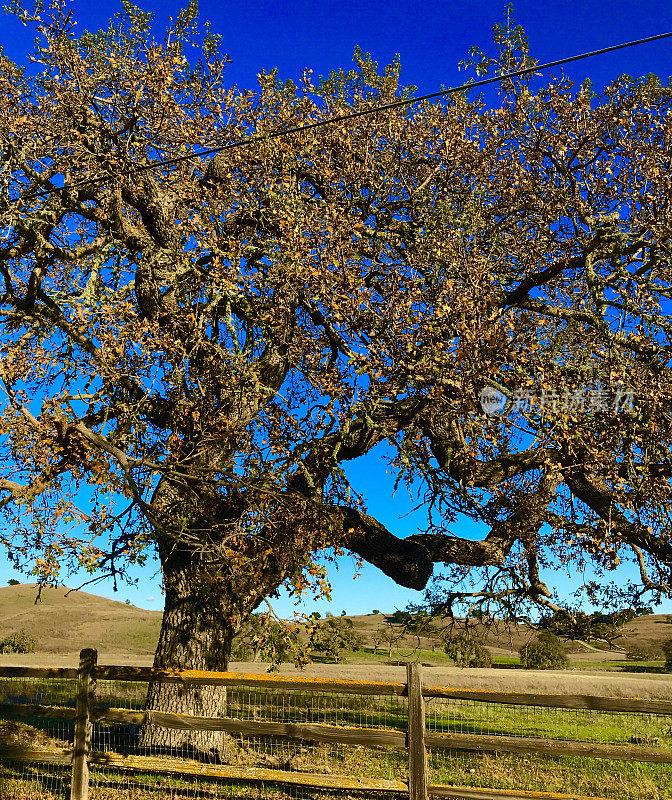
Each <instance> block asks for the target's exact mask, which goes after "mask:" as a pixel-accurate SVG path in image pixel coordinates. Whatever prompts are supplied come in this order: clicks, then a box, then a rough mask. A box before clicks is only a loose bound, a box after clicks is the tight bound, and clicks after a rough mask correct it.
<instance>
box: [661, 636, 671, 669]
mask: <svg viewBox="0 0 672 800" xmlns="http://www.w3.org/2000/svg"><path fill="white" fill-rule="evenodd" d="M660 649H661V650H662V651H663V656H664V657H665V669H672V639H667V640H666V641H664V642H663V643H662V644H661V645H660Z"/></svg>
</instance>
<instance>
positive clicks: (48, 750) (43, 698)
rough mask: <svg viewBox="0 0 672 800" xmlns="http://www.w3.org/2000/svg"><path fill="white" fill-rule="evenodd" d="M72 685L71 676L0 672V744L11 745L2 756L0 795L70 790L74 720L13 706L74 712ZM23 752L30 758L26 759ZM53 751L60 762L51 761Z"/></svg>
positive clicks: (12, 797) (51, 798)
mask: <svg viewBox="0 0 672 800" xmlns="http://www.w3.org/2000/svg"><path fill="white" fill-rule="evenodd" d="M76 690H77V682H76V680H75V679H57V680H54V679H48V678H31V677H17V678H5V677H0V748H4V749H5V750H10V748H11V752H10V753H9V755H8V757H7V758H3V759H2V760H1V761H0V800H26V799H27V798H36V800H37V798H40V799H41V800H60V798H61V797H66V796H67V794H69V791H70V772H71V767H70V757H69V750H70V748H71V747H72V740H73V734H74V720H73V719H63V718H58V717H56V718H54V717H46V716H43V715H41V714H37V713H35V714H26V713H21V714H19V713H12V710H13V707H14V709H16V710H17V711H18V710H19V709H22V710H23V709H25V707H26V706H29V707H30V706H52V707H62V708H71V709H73V712H74V707H75V696H76ZM73 716H74V714H73ZM26 752H29V753H30V754H31V755H32V758H31V760H25V758H24V757H25V754H26ZM12 754H13V755H14V757H13V758H12ZM54 754H59V755H60V756H62V763H60V764H58V763H50V759H51V758H53V756H54Z"/></svg>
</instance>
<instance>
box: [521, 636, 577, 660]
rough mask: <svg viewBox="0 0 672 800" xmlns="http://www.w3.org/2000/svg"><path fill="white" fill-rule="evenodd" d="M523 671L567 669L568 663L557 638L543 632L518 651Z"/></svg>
mask: <svg viewBox="0 0 672 800" xmlns="http://www.w3.org/2000/svg"><path fill="white" fill-rule="evenodd" d="M518 652H519V655H520V663H521V664H522V665H523V667H524V668H525V669H567V667H568V666H569V661H568V660H567V656H566V655H565V650H564V648H563V646H562V642H561V641H560V639H558V637H557V636H555V635H554V634H552V633H550V632H549V631H544V632H543V633H540V634H539V635H538V636H537V637H536V639H533V640H532V641H531V642H528V643H527V644H526V645H524V646H523V647H521V648H520V650H519V651H518Z"/></svg>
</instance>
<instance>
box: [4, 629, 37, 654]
mask: <svg viewBox="0 0 672 800" xmlns="http://www.w3.org/2000/svg"><path fill="white" fill-rule="evenodd" d="M35 644H36V642H35V639H34V638H33V637H32V636H31V635H30V634H29V633H28V632H27V631H24V630H23V628H22V629H21V630H20V631H16V632H15V633H10V634H9V636H5V638H4V639H2V640H1V641H0V653H34V652H35Z"/></svg>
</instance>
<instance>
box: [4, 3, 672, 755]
mask: <svg viewBox="0 0 672 800" xmlns="http://www.w3.org/2000/svg"><path fill="white" fill-rule="evenodd" d="M123 9H124V10H123V12H122V13H121V14H120V15H118V16H117V17H116V18H115V19H114V20H113V21H112V22H111V24H110V26H109V28H107V29H105V30H101V31H98V32H96V33H90V32H84V33H81V34H78V33H77V32H76V29H75V23H74V19H73V16H72V12H71V11H70V10H68V8H67V7H66V5H65V4H64V3H62V2H60V0H57V2H56V3H55V4H54V6H53V8H52V10H51V11H50V12H49V14H48V15H41V14H40V13H35V14H31V13H28V12H26V11H24V10H22V9H21V7H19V6H16V7H15V13H17V14H19V16H20V17H21V18H22V19H23V20H24V21H25V22H26V24H29V25H35V26H36V27H37V30H38V33H39V35H40V39H39V44H38V46H37V50H36V52H35V54H34V56H33V57H32V63H31V65H30V66H29V67H26V68H24V67H22V66H19V65H17V64H15V63H13V62H12V61H11V60H10V59H9V58H7V57H6V56H5V55H2V56H0V146H1V148H2V157H1V162H0V186H1V195H0V221H1V226H2V227H1V230H2V242H1V243H0V275H1V277H2V288H1V289H0V291H2V295H1V296H0V319H1V320H2V340H1V343H0V348H1V353H0V354H1V358H2V364H1V369H2V375H1V378H2V386H3V388H4V395H3V397H4V399H3V401H2V410H1V416H0V432H1V434H2V436H1V439H0V447H1V448H2V476H1V478H0V490H1V491H2V494H3V497H2V501H1V502H2V510H3V512H4V515H5V520H6V524H5V528H4V530H3V531H2V533H1V534H0V538H1V539H2V541H3V542H4V543H5V545H6V547H7V549H8V551H9V553H10V556H11V558H12V559H13V560H14V561H15V562H16V564H17V565H19V566H24V565H32V566H33V567H34V569H35V570H36V574H38V575H39V576H40V579H41V580H42V581H46V582H49V581H57V580H58V579H59V575H60V574H61V573H60V572H59V570H61V569H64V568H65V569H67V568H82V567H84V568H86V569H88V570H89V571H90V572H91V573H92V575H106V574H107V575H112V576H113V577H115V578H119V577H122V576H123V574H124V570H125V568H126V567H127V565H129V564H135V563H138V562H141V561H142V560H143V559H144V558H146V557H147V554H148V553H151V552H152V551H153V550H155V552H156V553H157V554H158V557H159V559H160V562H161V569H162V576H163V582H164V587H165V611H164V615H163V624H162V628H161V634H160V639H159V644H158V648H157V651H156V656H155V664H156V666H158V667H163V666H172V667H192V668H201V669H224V668H226V665H227V661H228V658H229V653H230V648H231V641H232V638H233V635H234V633H235V632H236V630H237V629H238V628H239V627H240V625H241V623H242V621H243V620H244V619H245V618H246V617H247V616H248V615H249V614H250V613H251V612H252V611H253V610H254V609H255V608H256V607H257V606H258V605H259V604H260V603H261V602H262V600H263V599H264V598H265V597H267V596H269V595H271V594H272V593H273V592H275V591H276V590H277V589H278V588H279V587H281V586H283V585H285V586H290V587H291V589H292V590H293V591H295V592H302V591H304V590H306V589H311V588H312V589H315V590H316V591H319V590H320V588H321V587H323V586H324V585H325V580H326V578H325V574H324V569H323V567H322V566H321V564H320V563H319V562H318V561H317V560H316V557H317V556H319V554H321V553H325V552H328V553H332V552H335V553H339V552H345V551H348V552H351V553H354V554H355V555H356V556H357V557H359V558H360V559H362V560H364V561H366V562H370V563H371V564H373V565H375V566H376V567H378V568H379V569H380V570H382V571H383V572H384V573H385V574H386V575H388V576H389V577H390V578H392V579H393V580H394V581H396V582H397V583H398V584H400V585H402V586H406V587H413V588H416V589H421V588H423V587H425V586H426V585H427V584H428V581H429V580H430V578H431V577H432V574H433V570H434V565H435V564H440V565H442V567H441V568H440V570H441V575H440V576H438V577H439V579H440V580H442V581H443V582H440V583H439V584H438V585H437V588H436V589H435V591H434V599H435V601H436V602H437V603H439V604H443V605H444V606H445V607H446V608H449V607H451V606H452V605H454V604H455V603H456V602H458V601H459V600H460V599H465V600H466V601H467V602H470V603H484V604H488V603H491V602H499V603H500V604H504V606H506V607H507V608H509V607H512V606H513V603H514V600H516V599H519V600H522V601H523V602H536V603H540V604H542V605H545V606H547V607H548V608H549V610H551V611H552V610H554V609H557V608H558V607H559V603H558V600H557V598H556V597H555V596H554V592H553V587H552V586H551V587H549V586H547V584H546V583H545V582H544V580H543V575H544V574H545V573H544V569H545V568H546V566H547V565H550V564H562V565H564V566H565V567H566V568H567V569H570V570H576V571H580V570H582V569H583V567H584V566H585V565H586V564H588V563H590V564H592V565H593V569H595V570H597V572H598V574H599V573H600V571H602V572H603V573H604V574H605V575H607V576H608V575H609V574H610V573H609V571H610V570H613V569H616V568H617V566H618V565H619V562H621V561H622V562H624V563H625V562H627V561H632V563H633V564H634V565H635V567H636V568H637V570H638V575H639V579H638V581H633V582H632V586H626V587H624V589H625V590H631V591H630V593H631V594H633V595H638V596H639V595H641V596H644V594H645V593H647V592H648V593H649V594H650V595H651V596H652V597H653V598H654V599H655V598H657V597H660V596H661V594H668V593H669V591H670V569H671V568H672V542H671V541H670V517H669V502H670V474H671V472H672V461H671V459H670V446H669V442H670V441H671V435H670V434H671V432H672V431H671V428H672V416H671V410H672V409H671V393H670V377H669V369H668V364H669V359H670V349H671V347H672V345H671V343H670V332H671V324H672V320H671V317H670V311H671V308H670V285H671V278H672V273H671V270H670V235H671V222H672V210H671V202H670V201H671V186H672V178H671V177H670V175H671V172H670V163H671V160H672V149H671V147H672V145H671V141H672V116H671V114H670V110H671V100H672V97H671V92H670V89H669V87H667V86H663V85H661V84H660V82H659V81H658V80H657V79H655V78H653V77H650V78H648V79H645V80H641V79H632V78H629V77H627V76H622V77H620V78H618V79H616V80H615V81H614V82H613V83H612V84H611V85H609V86H608V87H606V89H605V90H604V91H603V92H602V93H601V94H599V95H596V94H595V93H594V92H593V91H592V89H591V88H590V86H589V85H588V84H585V85H582V86H581V87H574V86H573V85H572V84H571V82H570V81H569V80H567V79H566V78H565V77H563V76H562V75H560V76H559V77H555V78H554V77H549V78H544V79H543V80H542V81H540V80H539V79H538V78H536V77H532V76H528V77H526V78H520V79H515V80H514V79H503V80H502V82H501V86H500V95H499V99H498V101H497V103H496V104H495V107H492V104H490V105H486V104H485V102H484V101H483V99H482V98H478V97H472V96H470V95H469V93H468V91H466V90H465V91H464V92H460V93H457V94H453V95H451V96H450V97H448V98H446V99H444V100H443V101H440V102H433V103H428V102H423V103H416V104H410V105H408V106H404V107H397V108H395V109H391V110H386V111H384V112H378V113H374V112H375V110H376V108H377V107H379V106H380V105H382V104H385V103H388V102H391V101H393V100H397V99H399V98H402V99H403V98H410V97H412V91H413V90H412V89H410V88H404V87H402V85H401V84H400V77H399V64H398V62H397V61H394V62H393V63H391V64H390V65H388V66H387V67H385V68H384V69H383V70H379V69H378V67H377V65H376V64H375V63H374V62H373V61H372V60H371V59H370V58H369V57H368V56H367V55H365V54H363V53H361V52H359V51H357V52H356V54H355V65H354V68H353V69H352V70H349V71H337V72H335V73H333V74H331V75H329V76H327V77H326V78H324V79H321V80H320V81H316V82H315V83H314V84H313V82H312V80H311V76H310V73H309V72H306V73H304V75H303V77H302V78H301V80H300V81H299V82H298V84H296V85H295V84H294V83H292V82H289V81H284V80H282V79H281V78H280V76H279V75H278V74H277V73H276V72H262V73H260V74H259V85H258V87H257V88H256V89H254V90H247V91H242V90H237V89H236V88H235V87H231V86H229V85H228V83H227V78H226V63H227V57H226V56H225V55H224V54H223V53H222V51H221V48H220V41H219V39H218V37H216V36H214V35H212V34H211V33H210V32H209V30H208V29H207V28H206V29H205V30H204V31H202V32H199V30H198V26H197V20H196V9H195V7H194V6H193V5H191V6H189V7H188V8H187V9H186V10H185V11H183V12H182V13H181V14H180V15H179V16H177V17H176V19H175V20H174V22H172V23H171V28H170V30H169V31H168V32H167V33H166V35H165V37H164V38H162V39H155V38H154V36H153V34H152V30H151V24H152V21H151V18H150V16H149V15H147V14H144V13H143V12H141V11H140V10H138V9H136V8H134V7H133V6H131V5H130V4H129V3H124V6H123ZM192 45H197V46H198V48H199V49H197V50H195V49H194V48H193V47H192ZM495 45H496V46H495V48H494V55H493V56H492V57H487V58H485V59H484V58H482V57H481V56H480V55H479V54H474V58H475V60H476V61H477V62H478V64H477V66H478V67H479V68H481V69H484V68H487V69H490V70H491V71H493V72H495V73H497V72H499V73H500V74H502V73H506V72H507V71H510V70H511V69H513V68H516V67H519V66H521V65H522V66H528V65H533V63H534V62H532V60H531V59H530V57H529V55H528V52H527V43H526V41H525V38H524V35H523V33H522V31H520V29H518V28H514V27H511V26H509V27H508V28H500V27H497V28H496V29H495ZM364 110H367V111H371V112H372V113H368V114H366V115H363V116H359V117H357V118H351V119H348V120H341V121H335V122H333V123H331V124H328V125H324V126H321V127H311V125H312V124H313V123H316V122H320V121H323V120H327V119H331V118H334V117H338V116H339V115H344V114H348V113H350V112H354V111H364ZM299 126H308V127H307V128H306V130H305V131H303V132H293V133H287V134H286V135H278V133H279V132H280V133H281V132H283V131H287V130H288V129H290V128H296V127H299ZM234 145H235V146H234ZM211 148H226V149H222V150H221V151H220V152H218V153H217V154H216V155H214V156H212V157H211V158H204V157H202V156H197V155H196V153H198V152H200V151H201V150H203V149H206V150H208V149H211ZM481 398H482V399H483V404H482V403H481ZM486 401H489V405H488V402H486ZM484 408H485V410H486V411H488V412H492V411H493V410H494V411H496V412H497V413H485V411H484ZM379 445H380V446H382V447H383V448H385V450H384V452H385V453H387V457H388V461H389V465H388V469H389V470H391V471H392V473H393V475H394V476H396V478H397V480H398V481H399V482H400V483H402V484H404V483H405V484H406V485H407V486H408V488H409V491H411V492H414V493H416V494H417V500H418V502H420V503H422V504H423V505H424V506H425V508H426V511H427V519H428V523H427V528H426V530H424V531H422V532H415V533H413V534H412V535H410V536H408V535H407V536H404V534H405V533H407V531H404V530H403V528H400V529H399V530H394V531H391V530H388V528H387V527H386V526H385V525H383V524H382V523H381V521H379V520H377V519H375V518H374V517H373V516H371V515H370V514H369V513H368V512H367V509H366V506H365V504H364V502H363V501H362V500H361V498H360V495H359V494H358V488H357V487H355V486H350V484H349V482H348V479H347V475H346V471H345V467H346V465H347V463H348V462H351V461H353V460H354V459H359V458H365V457H367V455H368V454H370V453H371V452H372V451H373V450H374V448H376V447H377V446H379ZM122 500H123V502H122ZM459 514H463V515H467V516H468V517H470V518H471V519H473V520H476V521H478V522H480V523H481V524H482V525H483V526H484V530H485V531H486V532H485V534H484V536H483V537H482V538H481V539H479V540H474V539H473V538H470V537H469V536H460V535H459V533H460V532H459V526H458V527H457V528H456V527H455V520H456V519H457V518H458V515H459ZM600 583H601V584H602V585H603V586H606V585H608V581H607V580H604V581H599V580H598V581H595V584H594V585H593V586H589V587H588V588H589V590H593V591H597V590H598V589H599V588H600V586H599V585H598V584H600ZM220 700H221V693H219V694H218V692H217V691H215V690H214V689H213V690H212V691H211V692H207V691H199V692H197V693H183V692H182V691H181V690H180V689H179V687H176V686H170V687H161V686H153V687H150V695H149V703H150V707H152V706H153V707H162V708H164V709H168V710H176V711H182V712H190V713H196V714H202V715H214V714H216V713H217V703H218V702H220ZM163 734H165V738H164V739H163V740H162V739H161V738H160V734H159V733H158V732H156V734H155V738H154V739H152V741H153V743H158V744H161V743H165V744H166V745H171V746H173V745H176V744H180V743H186V742H189V741H192V742H193V741H196V740H198V736H201V737H203V739H202V741H201V740H198V741H197V743H198V742H200V745H201V746H208V745H209V744H210V740H209V739H208V736H211V734H193V733H190V732H182V731H179V732H177V731H164V732H163Z"/></svg>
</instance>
